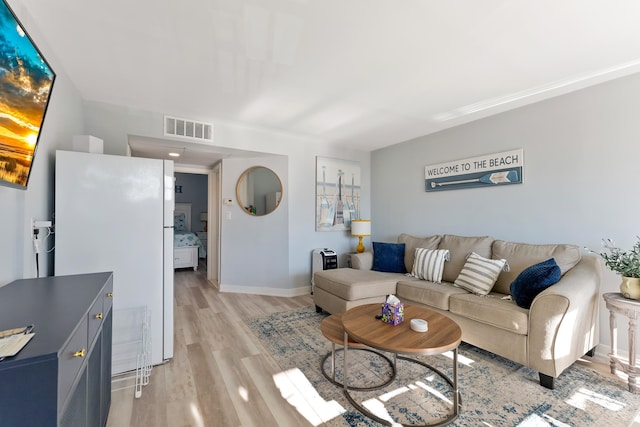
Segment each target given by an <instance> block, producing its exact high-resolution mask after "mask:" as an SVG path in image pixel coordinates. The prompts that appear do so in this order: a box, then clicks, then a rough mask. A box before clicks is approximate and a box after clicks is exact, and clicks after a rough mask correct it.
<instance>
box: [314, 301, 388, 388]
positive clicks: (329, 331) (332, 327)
mask: <svg viewBox="0 0 640 427" xmlns="http://www.w3.org/2000/svg"><path fill="white" fill-rule="evenodd" d="M320 331H321V332H322V335H324V336H325V338H326V339H328V340H329V341H331V351H330V352H329V353H327V355H326V356H325V357H324V358H323V359H322V361H321V362H320V370H321V371H322V375H324V376H325V378H326V379H328V380H329V381H331V382H332V383H333V384H335V385H337V386H340V387H342V386H343V384H342V383H340V382H338V381H337V380H336V352H338V351H343V349H338V350H336V344H338V345H344V329H343V328H342V313H336V314H332V315H331V316H329V317H327V318H325V319H324V320H323V321H322V323H321V324H320ZM348 345H349V348H350V349H355V350H361V351H368V352H370V353H374V354H376V355H378V356H380V357H381V358H383V359H385V360H386V361H387V362H388V363H389V366H390V368H391V372H392V374H391V376H390V378H389V379H388V380H387V381H386V382H384V383H382V384H380V385H375V386H373V387H353V386H352V387H350V388H351V389H352V390H358V391H368V390H377V389H379V388H382V387H384V386H386V385H388V384H390V383H391V382H392V381H393V380H394V379H395V377H396V364H395V361H391V359H389V358H388V357H387V356H385V355H384V354H382V353H379V352H377V351H375V350H372V349H370V348H367V346H365V345H364V344H361V343H359V342H357V341H353V340H349V343H348ZM329 357H331V371H330V373H327V371H326V369H325V368H324V365H325V364H326V361H327V359H328V358H329Z"/></svg>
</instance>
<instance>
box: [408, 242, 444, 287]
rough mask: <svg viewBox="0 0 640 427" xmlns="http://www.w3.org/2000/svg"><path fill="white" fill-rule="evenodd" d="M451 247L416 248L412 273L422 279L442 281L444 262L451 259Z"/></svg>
mask: <svg viewBox="0 0 640 427" xmlns="http://www.w3.org/2000/svg"><path fill="white" fill-rule="evenodd" d="M449 258H450V256H449V249H425V248H416V256H415V259H414V261H413V269H412V270H411V275H412V276H414V277H417V278H418V279H421V280H429V281H431V282H435V283H440V282H441V281H442V272H443V271H444V262H445V261H449Z"/></svg>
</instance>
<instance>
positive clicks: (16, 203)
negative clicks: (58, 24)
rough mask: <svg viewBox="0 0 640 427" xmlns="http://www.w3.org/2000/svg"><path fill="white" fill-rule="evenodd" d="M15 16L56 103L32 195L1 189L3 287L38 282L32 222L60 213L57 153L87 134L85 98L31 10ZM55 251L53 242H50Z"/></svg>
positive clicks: (46, 263) (46, 271)
mask: <svg viewBox="0 0 640 427" xmlns="http://www.w3.org/2000/svg"><path fill="white" fill-rule="evenodd" d="M14 12H16V14H17V15H18V18H20V21H21V22H22V24H23V25H24V27H25V28H26V29H27V31H28V32H29V35H30V36H31V37H32V38H33V40H34V41H35V43H36V44H37V45H38V47H39V49H40V50H41V52H42V54H43V56H44V57H45V58H47V61H48V62H49V64H50V65H51V67H52V68H53V70H54V71H55V72H56V75H57V78H56V81H55V83H54V87H53V91H52V93H51V102H50V104H49V109H48V111H47V115H46V117H45V121H44V124H43V126H42V129H41V131H42V133H41V135H40V140H39V142H38V148H37V151H36V155H35V160H34V162H33V170H32V172H31V177H30V179H29V185H28V188H27V190H17V189H13V188H8V187H0V206H2V209H0V236H2V237H1V239H2V244H0V286H2V285H5V284H7V283H9V282H11V281H13V280H16V279H21V278H30V277H36V267H35V255H34V253H33V243H32V232H31V230H30V229H29V228H30V225H31V218H34V219H36V220H51V219H52V218H53V207H54V198H53V197H54V196H53V189H54V166H55V151H56V150H57V149H70V148H71V146H72V136H73V135H76V134H82V133H83V125H82V123H83V114H82V102H81V99H80V96H79V94H78V92H77V90H76V88H75V87H74V86H73V84H72V83H71V82H70V80H69V79H68V78H67V76H66V74H65V71H64V69H63V68H62V67H61V65H60V64H59V62H58V61H57V58H56V57H55V56H54V55H53V54H52V53H51V51H50V49H49V46H48V45H47V43H46V40H45V39H44V38H43V37H42V36H41V35H40V33H39V30H38V28H37V27H36V26H35V25H34V23H33V22H32V20H31V19H30V14H29V12H28V10H25V8H24V7H22V6H21V5H14ZM47 245H48V246H47V247H48V248H50V247H51V246H52V245H53V238H51V239H49V240H48V241H47ZM52 274H53V254H45V255H41V256H40V275H41V276H47V275H52Z"/></svg>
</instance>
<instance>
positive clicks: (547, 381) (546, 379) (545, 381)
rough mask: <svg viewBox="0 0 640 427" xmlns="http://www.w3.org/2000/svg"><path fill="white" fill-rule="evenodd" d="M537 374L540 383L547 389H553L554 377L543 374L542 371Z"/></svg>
mask: <svg viewBox="0 0 640 427" xmlns="http://www.w3.org/2000/svg"><path fill="white" fill-rule="evenodd" d="M538 375H539V376H540V385H541V386H542V387H546V388H548V389H549V390H553V380H554V379H555V378H553V377H552V376H550V375H546V374H543V373H542V372H539V373H538Z"/></svg>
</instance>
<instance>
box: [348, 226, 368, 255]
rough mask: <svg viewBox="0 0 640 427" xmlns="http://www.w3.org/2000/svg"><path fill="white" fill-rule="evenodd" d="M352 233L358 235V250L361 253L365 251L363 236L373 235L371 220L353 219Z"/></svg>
mask: <svg viewBox="0 0 640 427" xmlns="http://www.w3.org/2000/svg"><path fill="white" fill-rule="evenodd" d="M351 235H352V236H357V237H358V246H356V251H358V253H359V254H360V253H362V252H364V245H363V244H362V238H363V237H364V236H371V220H369V219H354V220H352V221H351Z"/></svg>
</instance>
